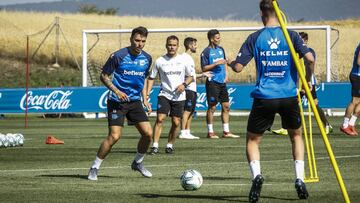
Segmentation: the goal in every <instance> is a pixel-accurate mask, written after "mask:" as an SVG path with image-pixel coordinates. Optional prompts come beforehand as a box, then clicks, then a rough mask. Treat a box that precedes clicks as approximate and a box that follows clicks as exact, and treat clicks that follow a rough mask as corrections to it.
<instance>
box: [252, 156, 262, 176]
mask: <svg viewBox="0 0 360 203" xmlns="http://www.w3.org/2000/svg"><path fill="white" fill-rule="evenodd" d="M250 171H251V173H252V175H253V179H255V177H256V176H257V175H260V174H261V169H260V161H259V160H254V161H251V162H250Z"/></svg>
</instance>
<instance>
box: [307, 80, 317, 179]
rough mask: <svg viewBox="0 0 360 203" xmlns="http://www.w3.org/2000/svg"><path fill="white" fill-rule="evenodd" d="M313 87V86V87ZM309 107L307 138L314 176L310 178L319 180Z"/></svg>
mask: <svg viewBox="0 0 360 203" xmlns="http://www.w3.org/2000/svg"><path fill="white" fill-rule="evenodd" d="M313 88H315V87H313ZM308 109H309V128H310V129H309V131H310V132H309V134H310V136H309V140H310V153H311V160H312V166H313V168H312V171H313V173H314V176H311V179H313V180H314V181H319V177H318V175H317V169H316V160H315V151H314V143H313V134H312V121H311V108H310V106H308Z"/></svg>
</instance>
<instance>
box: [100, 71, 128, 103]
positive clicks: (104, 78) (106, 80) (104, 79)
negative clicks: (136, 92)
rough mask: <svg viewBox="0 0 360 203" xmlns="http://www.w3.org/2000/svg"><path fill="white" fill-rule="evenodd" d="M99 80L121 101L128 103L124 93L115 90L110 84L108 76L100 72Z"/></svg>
mask: <svg viewBox="0 0 360 203" xmlns="http://www.w3.org/2000/svg"><path fill="white" fill-rule="evenodd" d="M100 80H101V82H102V83H103V84H104V85H105V86H106V87H107V88H108V89H109V90H110V91H112V92H114V93H115V94H116V96H117V97H118V98H119V99H120V100H121V101H129V97H128V96H127V95H126V94H125V93H124V92H122V91H120V90H119V89H118V88H116V87H115V85H114V84H113V83H112V82H111V79H110V75H108V74H106V73H104V72H102V73H101V74H100Z"/></svg>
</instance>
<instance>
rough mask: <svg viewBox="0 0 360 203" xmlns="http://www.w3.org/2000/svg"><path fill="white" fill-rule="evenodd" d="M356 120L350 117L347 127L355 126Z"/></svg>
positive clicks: (354, 117)
mask: <svg viewBox="0 0 360 203" xmlns="http://www.w3.org/2000/svg"><path fill="white" fill-rule="evenodd" d="M356 119H357V117H356V116H354V115H352V116H351V118H350V121H349V125H351V126H355V123H356Z"/></svg>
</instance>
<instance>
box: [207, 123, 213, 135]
mask: <svg viewBox="0 0 360 203" xmlns="http://www.w3.org/2000/svg"><path fill="white" fill-rule="evenodd" d="M207 128H208V132H209V133H214V129H213V124H207Z"/></svg>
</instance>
